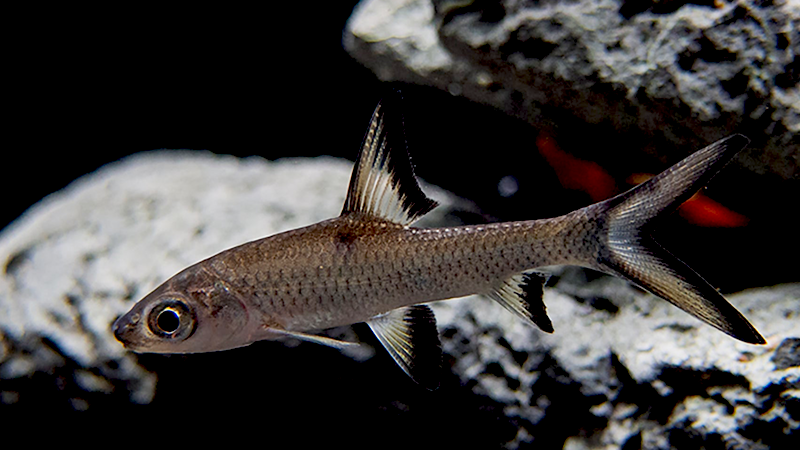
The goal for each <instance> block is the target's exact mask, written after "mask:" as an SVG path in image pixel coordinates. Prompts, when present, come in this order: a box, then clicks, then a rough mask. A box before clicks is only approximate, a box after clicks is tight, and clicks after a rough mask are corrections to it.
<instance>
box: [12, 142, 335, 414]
mask: <svg viewBox="0 0 800 450" xmlns="http://www.w3.org/2000/svg"><path fill="white" fill-rule="evenodd" d="M349 170H350V166H349V164H348V163H347V162H346V161H343V160H333V159H327V160H325V159H320V160H312V161H307V162H305V163H303V164H297V163H294V162H291V161H284V162H280V163H268V162H266V161H265V160H262V159H258V158H251V159H244V160H239V159H236V158H233V157H218V156H213V155H211V154H210V153H201V152H164V153H159V152H153V153H146V154H140V155H137V156H134V157H131V158H128V159H126V160H124V162H121V163H115V164H111V165H109V166H106V167H105V168H103V169H102V170H101V171H99V172H97V173H94V174H92V175H89V176H87V177H85V178H83V179H80V180H79V181H77V182H75V183H73V184H72V185H71V186H70V187H69V188H68V189H66V190H65V191H62V192H58V193H56V194H53V195H52V196H50V197H48V198H46V199H45V200H44V201H43V202H41V203H40V204H38V205H36V206H35V207H33V208H32V209H31V210H29V211H28V212H27V213H26V214H25V215H24V216H23V217H21V218H20V219H19V220H18V221H17V222H15V223H14V224H13V225H12V226H10V227H9V228H7V229H5V230H3V233H2V235H0V261H2V267H3V276H2V277H0V378H2V379H5V380H8V379H19V378H21V377H31V376H33V375H34V373H36V372H42V373H47V372H52V371H53V370H54V368H56V367H61V366H64V365H69V364H74V365H76V366H77V367H78V369H76V370H77V371H78V372H79V373H80V374H82V375H81V376H79V377H76V378H75V380H76V382H77V383H79V384H81V385H82V386H81V387H82V388H83V389H84V390H86V391H89V392H95V391H108V392H111V391H113V390H114V389H115V388H116V391H115V392H116V393H117V394H119V393H120V391H122V393H123V394H127V393H129V395H130V400H131V401H133V402H138V403H147V402H149V401H150V400H151V399H152V397H153V395H154V392H155V377H154V376H153V374H150V373H148V372H147V371H146V370H144V369H143V368H142V367H141V366H139V365H137V364H136V359H135V358H134V357H133V355H132V354H130V353H128V352H126V351H125V350H124V349H123V348H122V347H121V345H119V343H118V342H116V340H115V339H114V337H113V335H112V334H111V331H110V325H111V323H113V321H114V319H115V318H116V317H117V316H119V315H121V314H123V313H124V312H125V311H126V310H127V309H129V308H130V306H131V305H132V303H133V302H135V301H137V300H138V299H140V298H141V297H142V296H144V295H145V294H147V292H149V291H150V290H152V289H153V288H155V287H156V286H157V285H158V284H160V283H161V282H162V281H163V280H165V279H166V278H168V277H169V276H171V275H173V274H174V273H176V272H178V271H179V270H181V269H182V268H184V267H186V266H188V265H190V264H193V263H195V262H197V261H199V260H200V259H203V258H205V257H208V256H211V255H213V254H214V253H216V252H218V251H220V250H222V249H224V248H228V247H232V246H234V245H237V244H240V243H243V242H246V241H249V240H253V239H256V238H260V237H263V236H265V235H269V234H272V233H275V232H278V231H282V230H285V229H289V228H295V227H298V226H301V225H305V224H308V223H312V222H315V221H319V220H323V219H325V218H328V217H331V216H334V215H336V214H337V213H338V210H339V209H340V208H341V206H340V205H341V203H342V202H343V201H344V194H345V189H344V188H342V187H341V186H346V184H347V180H348V177H349ZM234 180H235V182H234ZM331 186H336V188H335V189H332V188H331ZM84 381H85V382H84ZM126 391H127V392H126ZM26 394H30V393H29V392H25V393H15V392H11V391H6V392H4V393H3V398H4V399H5V400H9V401H8V403H14V402H15V401H20V402H24V401H26V400H27V399H25V398H24V396H25V395H26ZM20 397H21V398H20ZM78 403H80V401H78Z"/></svg>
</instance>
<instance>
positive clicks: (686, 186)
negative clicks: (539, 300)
mask: <svg viewBox="0 0 800 450" xmlns="http://www.w3.org/2000/svg"><path fill="white" fill-rule="evenodd" d="M748 143H749V140H748V139H747V138H746V137H744V136H742V135H739V134H736V135H733V136H730V137H727V138H725V139H722V140H720V141H717V142H715V143H713V144H711V145H709V146H708V147H706V148H704V149H702V150H699V151H697V152H695V153H694V154H692V155H690V156H688V157H687V158H686V159H684V160H682V161H681V162H679V163H677V164H675V165H674V166H672V167H670V168H669V169H667V170H665V171H664V172H662V173H661V174H659V175H657V176H655V177H653V178H651V179H650V180H648V181H646V182H645V183H642V184H640V185H638V186H636V187H635V188H633V189H631V190H629V191H627V192H625V193H622V194H620V195H618V196H616V197H614V198H611V199H609V200H606V201H604V202H601V203H598V204H595V205H592V206H590V207H588V209H594V208H597V210H596V211H593V213H594V214H590V215H591V216H594V217H595V220H598V221H599V222H600V223H601V224H602V225H601V226H602V227H603V231H604V233H603V236H604V238H603V240H604V242H603V244H604V245H601V246H600V249H599V257H598V260H597V264H598V266H597V267H596V268H598V269H600V270H602V271H605V272H610V273H612V274H614V275H617V276H620V277H622V278H625V279H627V280H630V281H631V282H633V283H635V284H637V285H639V286H641V287H643V288H645V289H647V290H648V291H650V292H652V293H654V294H656V295H658V296H660V297H662V298H664V299H665V300H667V301H669V302H670V303H672V304H673V305H675V306H677V307H679V308H681V309H683V310H684V311H686V312H688V313H689V314H691V315H693V316H695V317H697V318H699V319H700V320H702V321H704V322H706V323H708V324H709V325H711V326H714V327H716V328H718V329H720V330H722V331H723V332H725V333H727V334H729V335H730V336H732V337H734V338H736V339H739V340H741V341H744V342H748V343H752V344H765V343H766V341H765V340H764V338H763V337H762V336H761V335H760V334H759V333H758V331H756V329H755V328H754V327H753V326H752V325H751V324H750V322H748V321H747V319H745V317H744V316H742V314H741V313H740V312H739V311H737V310H736V308H734V307H733V306H732V305H731V304H730V303H728V301H727V300H725V298H724V297H723V296H722V295H721V294H720V293H719V292H717V290H716V289H714V288H713V287H712V286H711V285H710V284H708V282H707V281H706V280H704V279H703V278H702V277H701V276H700V275H698V274H697V272H695V271H694V270H692V269H691V268H689V266H687V265H686V264H685V263H683V262H682V261H681V260H679V259H678V258H676V257H675V256H673V255H672V254H670V253H669V252H668V251H666V250H664V249H663V248H662V247H661V246H659V245H658V243H657V242H656V241H655V240H653V238H652V237H651V236H650V231H651V229H652V227H653V224H654V222H655V221H656V219H657V218H659V217H662V216H664V215H667V214H669V213H672V212H673V211H675V210H676V209H677V208H678V206H680V204H681V203H683V202H684V201H686V200H688V199H689V197H691V196H692V195H693V194H694V193H695V192H697V191H698V190H699V189H701V188H702V187H703V186H705V185H706V183H708V182H709V180H711V178H712V177H713V176H714V175H715V174H716V173H717V172H718V171H719V170H720V169H721V168H722V167H723V166H724V165H725V164H727V163H728V162H729V161H730V160H731V159H732V158H733V157H734V156H735V155H736V154H737V153H738V152H739V151H741V150H742V149H744V148H745V146H747V144H748Z"/></svg>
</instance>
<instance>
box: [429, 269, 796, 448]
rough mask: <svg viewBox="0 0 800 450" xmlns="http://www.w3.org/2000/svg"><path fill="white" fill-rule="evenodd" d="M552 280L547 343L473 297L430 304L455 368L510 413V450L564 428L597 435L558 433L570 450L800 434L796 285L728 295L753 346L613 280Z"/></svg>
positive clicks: (570, 276) (764, 440)
mask: <svg viewBox="0 0 800 450" xmlns="http://www.w3.org/2000/svg"><path fill="white" fill-rule="evenodd" d="M559 274H560V275H559V276H557V277H555V282H554V283H553V284H554V288H555V289H551V290H548V291H547V293H546V295H545V302H546V304H547V307H548V313H549V315H550V316H551V318H552V320H553V326H554V328H555V333H554V334H552V335H546V334H542V333H541V332H539V331H538V330H535V329H533V328H532V327H529V326H526V325H525V324H523V323H520V322H519V321H518V320H516V319H515V318H514V317H512V316H511V315H510V314H508V313H506V312H505V311H502V310H499V308H496V305H492V304H490V303H489V302H487V301H485V300H483V301H481V300H480V299H478V298H474V299H472V298H466V299H460V300H454V301H449V302H441V303H437V304H435V311H436V314H437V317H438V319H439V326H440V328H441V329H442V330H443V336H445V340H444V342H443V345H444V348H445V351H446V352H447V353H449V354H450V355H453V357H454V360H455V363H454V365H453V370H454V371H455V372H456V373H457V374H459V376H460V377H461V379H462V381H463V382H464V383H466V384H467V385H471V386H474V387H475V389H476V390H477V391H478V392H481V393H485V395H487V396H490V397H492V398H494V399H496V400H498V401H499V402H501V403H504V404H505V405H506V408H505V411H506V413H507V414H508V415H509V417H512V418H514V419H515V420H516V423H517V424H518V425H519V433H518V435H517V437H516V440H515V441H514V444H515V445H516V444H520V443H530V442H532V443H533V444H536V443H537V441H539V440H541V439H542V438H543V437H544V436H547V437H546V438H545V439H553V436H552V434H553V431H552V430H551V429H550V428H551V427H552V426H553V425H552V424H554V423H571V422H570V421H579V422H581V423H582V424H583V425H581V427H580V429H581V431H582V432H584V433H585V432H586V429H589V430H591V431H592V432H590V433H588V434H585V435H579V432H578V431H579V430H577V429H570V427H562V428H561V429H562V430H564V431H563V433H564V436H563V438H564V439H566V442H567V444H568V448H575V449H580V448H617V447H621V446H623V445H632V447H630V448H648V449H651V448H652V449H657V448H670V445H671V446H672V447H673V448H696V447H697V444H698V443H699V442H702V441H706V442H709V441H719V442H720V443H721V444H724V446H727V448H730V447H732V446H736V445H744V447H736V448H762V447H760V445H761V444H764V445H765V447H763V448H769V446H775V445H779V444H781V443H783V442H786V439H788V436H789V435H790V434H792V433H798V432H799V430H798V429H799V428H800V420H798V419H800V417H798V415H797V414H798V411H797V407H798V405H799V404H798V387H800V366H798V365H797V364H796V359H792V358H797V355H796V353H797V352H796V348H794V346H796V340H797V336H798V335H800V327H798V319H800V301H799V299H800V285H797V284H791V285H783V286H777V287H774V288H764V289H757V290H752V291H747V292H743V293H740V294H737V295H733V296H730V297H729V298H730V301H731V302H732V303H733V304H734V305H736V306H737V308H739V309H740V310H741V311H743V313H744V314H745V315H746V316H748V317H749V318H750V319H751V320H752V322H753V323H755V324H756V326H757V327H758V328H759V329H760V330H761V331H762V333H763V334H764V335H765V336H767V339H768V341H769V344H768V345H767V346H752V345H748V344H744V343H741V342H738V341H734V340H733V339H730V338H728V337H727V336H725V335H722V334H721V333H718V332H716V331H715V330H712V329H711V328H710V327H707V326H704V325H703V324H701V323H700V322H699V321H697V320H695V319H693V318H691V317H689V316H688V315H686V314H685V313H683V312H682V311H680V310H678V309H676V308H674V307H672V306H671V305H669V304H667V303H666V302H664V301H661V300H659V299H657V298H655V297H653V296H651V295H649V294H646V293H643V292H641V291H639V290H638V289H636V288H633V287H631V286H630V285H627V284H626V283H624V282H622V281H620V280H616V279H612V278H608V277H601V278H598V279H597V280H594V281H592V282H590V283H588V284H586V283H585V280H582V282H580V283H576V282H575V280H576V278H578V279H580V278H582V277H583V272H582V271H578V270H574V269H566V270H563V271H559ZM776 347H777V348H778V350H777V351H776ZM785 354H786V355H792V356H784V355H785ZM784 361H795V362H794V363H792V362H784ZM791 364H794V365H791ZM567 405H569V406H567ZM690 441H696V442H695V444H694V445H689V442H690ZM634 442H636V444H633V443H634ZM773 448H774V447H773Z"/></svg>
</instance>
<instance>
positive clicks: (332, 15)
mask: <svg viewBox="0 0 800 450" xmlns="http://www.w3.org/2000/svg"><path fill="white" fill-rule="evenodd" d="M355 3H356V2H354V1H350V2H314V3H310V4H305V3H299V2H297V3H291V4H281V5H280V6H275V5H271V6H269V7H258V8H240V9H238V8H236V7H225V8H198V7H196V6H192V7H191V8H189V7H187V8H185V9H179V8H170V9H160V8H155V7H147V8H145V7H139V6H137V5H135V4H133V5H128V6H126V7H122V6H114V7H111V8H106V9H94V8H91V9H90V8H86V9H80V8H77V7H72V6H70V7H62V8H61V9H52V8H48V9H46V10H40V11H37V10H27V11H24V12H23V11H20V12H19V14H16V15H10V16H9V20H12V21H16V23H15V24H14V26H13V27H12V28H10V31H11V33H10V34H11V38H10V39H9V40H8V41H7V43H6V48H7V49H8V50H9V51H8V54H7V55H6V57H5V60H6V61H5V64H4V66H5V69H4V72H5V73H6V75H9V80H10V81H7V82H6V85H5V95H4V97H5V98H6V102H4V103H5V108H4V109H5V111H6V116H7V119H6V124H5V126H4V128H5V129H6V131H5V136H6V139H5V145H4V149H3V150H4V151H3V163H2V168H3V171H2V176H1V177H0V183H2V192H3V193H4V195H3V208H2V214H3V216H2V218H0V227H2V226H4V225H5V224H7V223H9V222H10V221H12V220H14V219H15V218H16V217H18V216H19V215H20V214H22V213H23V212H24V211H25V210H26V209H27V208H28V207H29V206H31V205H32V204H34V203H35V202H37V201H39V200H40V199H41V198H43V197H44V196H46V195H48V194H50V193H52V192H56V191H58V190H59V189H61V188H63V187H64V186H66V185H67V184H69V183H70V182H71V181H73V180H75V179H76V178H78V177H80V176H81V175H83V174H86V173H89V172H91V171H93V170H96V169H97V168H98V167H100V166H102V165H103V164H105V163H108V162H111V161H115V160H117V159H119V158H122V157H124V156H126V155H129V154H132V153H136V152H140V151H146V150H152V149H159V148H187V149H197V150H200V149H207V150H210V151H212V152H215V153H220V154H233V155H237V156H249V155H260V156H263V157H265V158H269V159H275V158H280V157H286V156H317V155H335V156H340V157H345V158H349V159H353V158H354V157H355V155H356V152H357V150H358V145H359V144H360V142H361V139H362V137H363V133H364V131H365V129H366V125H367V122H368V120H369V117H370V115H371V113H372V109H373V108H374V106H375V104H376V103H377V101H378V100H379V99H380V98H381V96H382V93H383V92H385V90H386V89H388V88H391V87H401V88H403V92H404V96H405V104H406V110H405V116H406V125H407V133H408V142H409V145H410V147H411V148H410V152H411V154H412V157H413V159H414V162H415V164H416V166H417V173H418V175H420V177H422V178H424V179H426V180H427V181H429V182H431V183H434V184H438V185H440V186H442V187H444V188H446V189H449V190H451V191H453V192H455V193H456V194H458V195H460V196H463V197H466V198H470V199H472V200H474V201H476V202H477V203H478V205H479V206H480V207H481V208H482V209H483V210H484V212H485V213H486V216H485V217H484V218H483V220H490V219H503V220H509V219H526V218H538V217H547V216H553V215H556V214H562V213H565V212H568V211H570V210H572V209H575V208H576V207H580V206H583V205H585V204H587V203H588V201H587V199H586V198H583V197H581V196H576V195H574V194H565V193H564V192H563V190H561V189H560V188H559V187H558V182H557V179H556V177H555V175H554V174H553V173H552V171H551V170H549V169H548V168H547V166H546V164H545V162H544V160H543V159H542V158H541V157H540V156H539V155H538V154H537V153H536V151H535V146H534V144H533V142H534V140H535V137H536V133H537V130H536V129H534V128H533V127H531V126H529V125H528V124H525V123H523V122H521V121H518V120H515V119H511V118H508V117H507V116H504V115H503V114H501V113H499V112H497V111H495V110H493V109H491V108H488V107H485V106H480V105H476V104H473V103H470V102H468V101H466V100H464V99H461V98H455V97H452V96H450V95H448V94H447V93H444V92H441V91H439V90H435V89H432V88H423V87H415V86H403V85H387V84H386V83H380V82H379V81H378V80H377V79H376V77H375V76H374V75H373V74H372V73H371V72H370V71H369V70H367V69H365V68H364V67H362V66H360V65H359V64H358V63H356V62H355V61H354V60H352V59H351V58H350V57H349V56H348V55H347V54H346V53H345V51H344V50H343V49H342V46H341V35H342V30H343V27H344V24H345V21H346V19H347V18H348V17H349V15H350V12H351V9H352V7H353V5H354V4H355ZM580 134H581V133H577V134H576V133H564V134H563V136H564V141H563V142H564V143H563V145H562V147H564V148H565V149H566V150H568V151H571V149H572V148H577V147H576V146H578V145H579V144H586V145H598V144H600V145H602V141H600V142H599V143H598V140H597V139H593V138H592V137H591V136H583V137H581V136H580ZM567 136H568V137H567ZM570 144H572V145H570ZM616 144H618V143H616ZM687 153H688V152H687ZM641 162H647V161H646V160H642V161H641ZM634 163H636V161H631V164H632V165H633V164H634ZM649 163H650V166H648V167H645V168H642V167H637V169H636V171H652V172H655V171H658V170H661V169H664V168H665V167H664V166H658V165H656V164H653V161H649ZM626 169H627V168H612V169H611V170H612V172H613V171H614V170H617V171H618V172H620V173H624V172H625V171H626ZM734 172H735V173H731V174H730V175H726V174H725V173H723V175H720V176H719V177H718V179H715V183H719V186H726V187H729V188H730V189H728V190H725V189H723V188H722V187H720V188H714V189H712V190H710V191H709V192H710V193H712V194H714V193H715V194H717V195H719V196H720V197H722V198H723V200H725V199H727V200H728V201H729V202H734V203H735V204H736V205H737V206H738V207H739V211H740V212H742V213H744V214H746V215H748V216H749V217H751V223H750V225H749V226H748V229H747V231H743V230H714V229H710V230H709V229H701V228H697V227H692V226H689V225H688V224H686V223H684V222H682V221H681V220H680V219H675V220H672V221H670V222H669V225H668V226H667V227H666V228H667V230H666V231H665V232H663V233H662V234H663V239H662V240H661V241H662V243H663V244H664V245H665V246H666V247H668V248H670V249H671V250H672V251H673V252H674V253H675V254H677V255H680V256H681V257H682V258H683V259H684V260H686V261H687V262H688V263H690V265H691V266H692V267H694V268H695V269H696V270H697V271H698V272H700V273H703V274H704V275H705V276H706V277H707V278H708V279H709V280H710V281H711V282H712V284H715V285H716V286H719V287H720V288H721V289H722V290H723V291H724V292H730V291H734V290H739V289H743V288H746V287H752V286H761V285H769V284H773V283H776V282H782V281H793V280H796V274H795V273H793V272H792V271H791V270H790V268H789V267H786V264H779V263H777V261H778V260H779V259H780V258H779V256H780V254H781V250H779V249H778V248H776V243H777V244H779V243H781V242H782V241H783V240H785V236H789V235H790V234H789V229H790V224H789V223H786V221H783V220H775V217H776V215H775V214H777V217H778V218H785V217H788V215H787V214H786V212H785V211H786V208H787V206H786V199H783V200H781V199H780V195H779V194H777V193H775V192H771V193H770V191H769V188H770V185H766V187H763V188H759V189H760V190H755V191H753V190H752V189H751V190H748V189H747V188H746V186H745V183H744V182H743V181H741V178H736V177H737V176H738V177H742V176H744V177H746V176H747V175H746V174H745V173H744V172H743V171H734ZM506 175H513V176H515V177H516V178H517V179H518V180H519V182H520V191H519V192H518V194H517V195H515V196H514V197H511V198H503V197H501V196H500V195H498V193H497V182H498V181H499V180H500V179H501V178H502V177H503V176H506ZM745 180H749V179H747V178H745ZM715 186H716V185H715ZM781 236H784V237H783V238H781ZM743 266H744V267H743ZM357 330H360V333H359V334H360V336H361V337H362V338H363V339H364V340H366V341H370V340H372V341H371V342H372V344H373V345H378V344H377V342H375V341H374V339H373V338H371V336H370V334H369V332H368V331H365V329H363V328H358V327H357ZM140 361H141V363H142V364H143V365H145V366H146V367H148V368H149V369H151V370H154V371H157V372H158V373H159V384H158V390H157V393H156V398H155V399H154V401H153V403H152V404H151V405H149V406H136V405H127V406H126V408H128V409H125V411H133V412H134V413H135V414H136V415H137V417H140V418H141V419H140V420H143V421H150V420H155V419H158V420H164V418H165V417H170V418H172V417H184V418H185V417H188V416H187V414H189V413H192V412H194V413H197V414H201V415H203V416H204V417H206V418H207V417H215V415H217V416H224V417H226V418H227V419H228V420H231V419H233V418H235V417H238V416H237V415H239V414H246V417H247V418H249V419H251V420H252V419H253V418H254V416H253V414H255V415H256V416H255V417H256V418H257V417H259V414H260V415H262V416H263V420H264V422H263V423H264V426H265V427H267V425H268V424H269V423H270V420H273V421H274V420H275V419H274V418H275V417H280V418H281V420H279V421H278V422H277V424H278V426H281V427H283V426H287V424H289V423H291V424H295V425H298V427H300V428H302V430H303V431H301V432H299V433H300V434H298V437H303V436H304V433H307V434H309V435H313V433H314V431H313V430H314V429H315V427H317V426H320V424H324V423H326V422H331V421H332V422H334V423H337V425H340V426H342V428H340V431H341V430H344V431H345V434H346V433H347V431H348V428H347V427H348V426H350V425H352V427H353V433H356V434H355V435H357V436H362V437H363V436H365V434H364V433H365V432H368V433H369V434H368V435H370V436H372V435H373V434H372V433H374V434H375V435H379V436H382V437H383V438H388V439H395V438H396V439H399V440H402V439H403V438H407V439H411V441H414V442H421V441H424V440H425V439H423V435H424V433H432V434H429V435H430V436H436V437H437V439H438V440H439V441H440V442H447V443H450V444H458V443H460V444H475V445H480V444H485V445H488V444H490V443H494V442H502V441H504V440H507V439H510V438H512V437H513V435H514V433H515V432H516V428H515V427H513V426H510V425H509V424H508V423H507V422H505V421H504V420H503V419H501V417H502V416H503V412H502V411H501V409H500V408H501V407H500V406H499V405H496V404H494V403H493V402H491V401H489V400H487V399H484V398H481V397H477V396H475V395H473V394H472V391H471V387H470V386H461V385H460V383H459V381H458V380H457V378H455V376H453V375H448V374H445V375H444V377H445V378H444V379H443V387H442V389H441V390H440V391H437V392H436V393H430V392H426V391H421V390H420V389H419V388H418V387H417V386H415V385H414V384H413V382H411V381H410V380H409V379H408V378H407V377H406V376H405V375H404V374H403V373H402V372H401V371H400V370H399V369H397V368H396V366H395V365H394V363H393V362H392V361H391V360H390V358H389V357H388V355H386V354H384V353H383V352H380V351H379V352H378V356H377V357H375V358H373V359H371V360H369V361H367V362H366V363H358V362H355V361H352V360H350V359H348V358H346V357H343V356H341V355H340V354H339V353H338V352H336V351H334V350H330V349H327V348H319V347H318V346H314V345H312V344H302V345H301V346H300V347H298V348H287V347H284V346H283V345H282V344H279V343H257V344H255V345H253V346H251V347H249V348H245V349H239V350H234V351H231V352H223V353H218V354H208V355H194V356H172V357H165V356H159V355H142V356H140ZM447 365H448V361H445V366H446V367H447ZM71 369H72V368H69V367H67V368H63V370H64V371H65V373H67V372H68V371H69V370H71ZM51 375H52V374H51ZM66 376H68V375H65V377H66ZM19 382H25V383H33V384H32V385H27V386H28V387H31V386H34V387H35V389H37V390H38V392H40V393H41V398H40V399H39V400H38V401H37V402H32V403H27V404H25V405H20V406H21V407H22V408H26V405H27V407H29V408H30V410H31V411H33V410H37V411H38V410H40V409H42V408H44V409H45V410H51V411H60V410H63V409H69V403H68V402H66V401H65V400H64V399H66V398H68V397H69V396H70V395H69V393H68V392H64V390H63V389H61V388H59V387H57V386H55V385H53V383H52V378H51V377H50V376H47V377H44V378H37V379H33V380H24V381H19ZM4 383H7V384H6V386H4V389H9V390H14V389H15V387H14V386H12V385H11V383H12V382H10V381H4ZM14 383H16V381H15V382H14ZM37 383H39V384H37ZM125 392H126V391H125V386H117V389H116V390H115V394H114V395H112V396H105V395H104V394H96V395H97V398H92V399H90V400H91V401H90V404H91V405H93V406H94V410H95V411H96V410H100V411H107V410H120V409H119V408H121V407H122V406H120V405H123V404H124V403H125V402H126V401H127V400H126V396H125ZM575 394H576V398H577V397H578V395H577V391H576V392H575ZM82 395H86V394H82ZM559 395H564V396H566V397H564V398H563V399H564V401H565V402H566V401H568V399H569V398H570V397H569V396H570V394H569V393H567V394H563V393H562V394H559ZM409 412H413V413H414V414H408V413H409ZM350 419H352V423H351V422H350ZM170 420H173V419H170ZM384 427H385V429H384ZM482 430H485V432H483V431H482ZM250 431H253V430H252V429H251V430H250ZM256 431H258V430H256ZM284 431H285V430H284ZM565 432H566V431H565ZM393 433H396V434H393ZM408 433H413V434H412V435H411V436H413V437H412V438H409V434H408ZM558 436H560V434H558V435H555V437H554V439H555V443H556V444H557V442H558ZM315 437H316V438H319V437H320V436H315ZM554 445H555V444H554ZM265 446H266V445H265Z"/></svg>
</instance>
